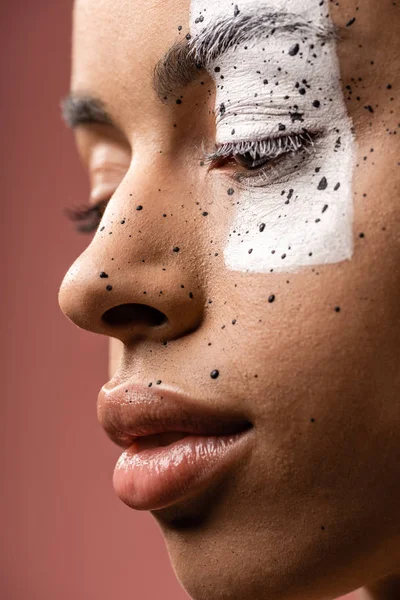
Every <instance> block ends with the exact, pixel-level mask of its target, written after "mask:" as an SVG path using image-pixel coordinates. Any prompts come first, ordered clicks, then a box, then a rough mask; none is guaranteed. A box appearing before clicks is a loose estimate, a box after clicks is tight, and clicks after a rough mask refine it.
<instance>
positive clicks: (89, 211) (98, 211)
mask: <svg viewBox="0 0 400 600" xmlns="http://www.w3.org/2000/svg"><path fill="white" fill-rule="evenodd" d="M108 201H109V199H108V198H107V199H106V200H100V202H97V203H96V204H84V205H83V206H79V207H77V208H66V209H65V215H66V217H67V218H68V219H69V220H70V221H74V222H78V225H77V226H76V231H78V233H93V232H95V231H96V230H97V228H98V226H99V224H100V221H101V219H102V216H103V213H104V211H105V209H106V206H107V204H108Z"/></svg>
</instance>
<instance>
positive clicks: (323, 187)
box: [318, 177, 328, 190]
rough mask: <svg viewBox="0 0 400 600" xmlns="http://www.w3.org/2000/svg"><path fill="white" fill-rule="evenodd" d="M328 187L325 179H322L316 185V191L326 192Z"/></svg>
mask: <svg viewBox="0 0 400 600" xmlns="http://www.w3.org/2000/svg"><path fill="white" fill-rule="evenodd" d="M327 187H328V182H327V180H326V177H323V178H322V179H321V181H320V182H319V184H318V189H319V190H326V188H327Z"/></svg>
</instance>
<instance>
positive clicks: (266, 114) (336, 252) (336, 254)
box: [191, 0, 355, 272]
mask: <svg viewBox="0 0 400 600" xmlns="http://www.w3.org/2000/svg"><path fill="white" fill-rule="evenodd" d="M319 4H320V2H319V1H317V0H301V1H299V0H270V1H269V2H268V4H265V3H264V2H263V0H238V1H237V3H236V2H232V1H231V0H218V2H216V1H215V0H191V34H192V36H194V37H195V36H197V35H198V34H200V33H201V32H202V31H203V30H204V28H205V27H207V26H208V25H211V24H213V23H215V22H216V21H218V20H219V19H225V18H227V17H233V15H234V11H235V5H236V6H237V7H238V9H239V10H240V14H239V17H237V18H240V15H245V14H249V13H252V14H253V13H254V11H257V14H261V11H263V12H268V13H270V12H278V11H285V12H295V13H296V14H300V15H301V17H302V18H303V19H305V20H306V21H308V22H311V23H312V24H313V25H315V26H325V27H326V26H329V25H331V22H330V20H329V16H328V15H327V12H328V8H327V6H325V3H324V5H323V6H319ZM236 12H237V10H236ZM199 16H201V20H199ZM196 20H197V23H196ZM307 38H308V39H307ZM297 43H298V44H299V46H300V49H299V52H298V53H297V54H296V55H294V56H291V55H290V54H289V49H290V48H291V47H292V46H293V45H294V44H297ZM216 67H217V72H216V71H215V68H216ZM209 72H210V74H211V75H212V76H213V78H214V80H215V83H216V86H217V100H216V113H217V144H218V145H220V144H225V143H230V142H239V141H242V140H262V139H268V138H269V137H271V136H272V137H276V136H278V135H288V134H290V133H292V134H293V133H298V132H301V130H302V128H305V129H306V130H308V131H321V132H322V133H321V135H320V136H319V138H318V139H317V140H316V142H315V146H314V148H312V149H311V150H309V151H308V153H307V152H306V151H302V152H300V153H299V154H294V153H291V154H287V155H286V156H284V157H283V158H281V159H280V160H279V161H277V162H276V163H275V164H274V165H272V166H271V168H270V169H269V170H267V171H266V174H265V176H264V178H265V180H266V181H265V185H264V186H263V187H261V186H260V185H259V184H258V185H257V186H254V185H252V184H251V181H252V180H248V181H249V182H250V186H249V185H248V184H246V182H241V183H240V184H238V183H236V182H232V183H229V185H223V183H221V182H224V183H225V184H226V183H227V182H226V179H225V178H222V176H221V177H219V176H217V175H216V177H219V182H220V184H219V185H221V186H223V188H222V189H223V191H222V201H226V202H227V203H228V202H229V206H230V207H232V214H233V222H232V224H231V227H230V230H229V232H228V234H227V243H226V247H225V248H224V257H225V263H226V266H227V267H228V268H230V269H232V270H240V271H252V272H270V271H272V270H273V271H274V272H281V271H296V270H298V269H299V268H300V267H302V266H306V265H316V264H328V263H337V262H340V261H342V260H347V259H350V258H351V257H352V254H353V227H352V224H353V200H352V177H353V163H354V156H355V141H354V136H353V134H352V122H351V119H350V117H349V115H348V113H347V109H346V106H345V100H344V96H343V92H342V85H341V81H340V68H339V62H338V58H337V53H336V42H335V40H334V39H330V40H328V41H326V42H325V43H323V42H321V40H318V39H317V38H316V37H313V36H312V35H310V34H307V35H305V34H304V33H300V32H294V33H293V32H292V33H279V34H278V35H277V34H273V35H270V36H268V38H267V37H266V36H265V37H264V39H261V40H260V39H258V40H257V41H252V42H247V43H243V44H241V45H240V46H238V47H236V48H234V49H229V50H228V51H227V52H226V53H225V54H224V55H223V56H222V57H221V58H220V59H218V60H216V61H215V62H210V65H209ZM266 81H267V82H268V83H265V82H266ZM304 81H305V82H306V83H304ZM302 90H305V93H304V92H303V93H301V92H300V91H302ZM314 101H318V102H319V103H320V105H319V107H318V108H317V107H315V106H314V105H313V103H314ZM221 105H223V109H222V111H221V110H220V107H221ZM296 113H299V114H301V115H302V116H301V119H302V120H299V119H298V118H296ZM282 125H285V127H286V129H285V130H284V131H283V132H282ZM279 127H281V129H280V128H279ZM325 181H326V187H325ZM228 187H232V188H234V189H235V193H234V194H233V196H229V195H228V194H227V193H226V190H227V188H228ZM220 191H221V190H220ZM262 224H263V225H264V226H261V229H262V231H260V225H262Z"/></svg>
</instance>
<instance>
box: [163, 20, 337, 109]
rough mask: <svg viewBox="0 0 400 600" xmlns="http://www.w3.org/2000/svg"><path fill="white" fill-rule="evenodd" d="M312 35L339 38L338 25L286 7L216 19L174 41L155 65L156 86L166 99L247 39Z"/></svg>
mask: <svg viewBox="0 0 400 600" xmlns="http://www.w3.org/2000/svg"><path fill="white" fill-rule="evenodd" d="M295 33H297V34H299V35H301V36H303V37H304V36H308V35H310V36H312V37H313V38H317V39H318V40H320V41H321V42H326V41H328V40H331V39H337V38H338V37H339V35H338V28H336V27H335V26H317V25H315V24H314V23H313V22H312V21H309V20H306V19H305V18H304V17H303V16H302V15H300V14H295V13H289V12H285V11H280V12H276V11H275V12H272V11H266V12H264V13H261V14H260V13H259V12H258V11H257V12H256V11H252V12H249V13H247V14H241V13H240V14H239V15H238V16H232V17H227V18H223V19H219V20H217V21H215V22H214V23H213V24H211V25H209V26H208V27H205V28H204V29H203V30H202V31H201V32H200V33H198V34H197V35H196V36H194V37H193V38H189V40H188V41H187V42H178V43H177V44H174V46H172V47H171V48H170V49H169V50H168V52H167V53H166V54H165V56H164V57H163V58H162V59H161V60H160V61H159V62H158V63H157V65H156V67H155V69H154V76H153V87H154V89H155V91H156V93H157V95H158V97H159V98H160V99H161V100H163V101H166V100H167V99H168V96H169V95H170V94H177V93H178V91H179V90H180V89H182V88H184V87H186V86H187V85H189V84H190V83H192V82H193V81H195V80H196V79H197V77H198V75H199V72H200V71H201V70H202V69H207V67H208V66H209V65H210V63H212V62H214V61H216V60H217V59H218V58H221V57H222V56H223V55H224V54H225V53H226V52H227V51H228V50H230V49H231V48H236V47H237V46H239V45H240V44H243V43H244V42H248V43H249V44H250V43H252V42H253V43H254V42H258V41H260V40H267V39H268V38H269V37H271V36H278V35H282V34H295Z"/></svg>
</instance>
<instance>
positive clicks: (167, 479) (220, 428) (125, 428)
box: [97, 383, 252, 510]
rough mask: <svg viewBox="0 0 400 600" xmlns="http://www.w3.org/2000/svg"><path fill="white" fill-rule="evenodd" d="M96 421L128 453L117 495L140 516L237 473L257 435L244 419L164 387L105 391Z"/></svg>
mask: <svg viewBox="0 0 400 600" xmlns="http://www.w3.org/2000/svg"><path fill="white" fill-rule="evenodd" d="M97 415H98V419H99V421H100V423H101V425H102V426H103V428H104V430H105V431H106V433H107V435H108V436H109V437H110V438H111V439H112V440H113V442H114V443H116V444H117V445H119V446H121V447H123V448H125V451H124V452H123V453H122V454H121V456H120V457H119V459H118V461H117V464H116V466H115V470H114V475H113V484H114V490H115V492H116V494H117V496H118V497H119V498H120V499H121V500H122V501H123V502H124V503H125V504H127V505H128V506H130V507H131V508H134V509H136V510H158V509H161V508H165V507H167V506H171V505H172V504H175V503H176V502H178V501H179V500H183V499H185V498H187V497H188V496H189V495H190V496H191V495H193V494H195V493H196V492H199V491H200V490H202V489H204V488H205V487H207V486H208V485H210V484H211V483H213V482H214V481H215V479H216V478H218V477H219V476H222V475H224V474H226V472H227V470H228V469H230V468H232V467H233V465H234V463H235V462H236V461H237V460H239V458H240V457H241V456H242V455H243V452H245V449H246V448H248V442H249V438H250V437H251V433H252V425H251V423H250V422H249V421H248V419H246V418H245V417H244V416H243V414H238V413H237V412H235V411H229V410H223V409H217V408H215V407H210V406H207V405H206V404H205V402H204V401H202V402H200V401H197V402H195V401H194V400H193V399H191V398H189V397H188V396H187V395H186V394H183V393H181V392H177V391H176V390H172V389H166V388H165V386H163V387H162V388H148V387H144V386H140V385H137V384H132V383H125V384H121V385H118V386H117V387H114V388H113V389H111V390H109V389H107V387H106V386H104V387H103V388H102V389H101V391H100V393H99V397H98V403H97ZM171 432H174V433H178V434H181V435H184V436H185V437H182V438H181V439H177V438H178V437H180V436H179V435H176V436H175V435H174V433H171ZM160 435H161V437H160ZM150 436H155V437H150ZM165 436H171V437H170V438H169V439H168V437H167V438H165ZM163 438H165V439H163ZM174 438H175V439H174ZM171 440H172V443H171ZM159 444H169V445H159Z"/></svg>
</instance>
